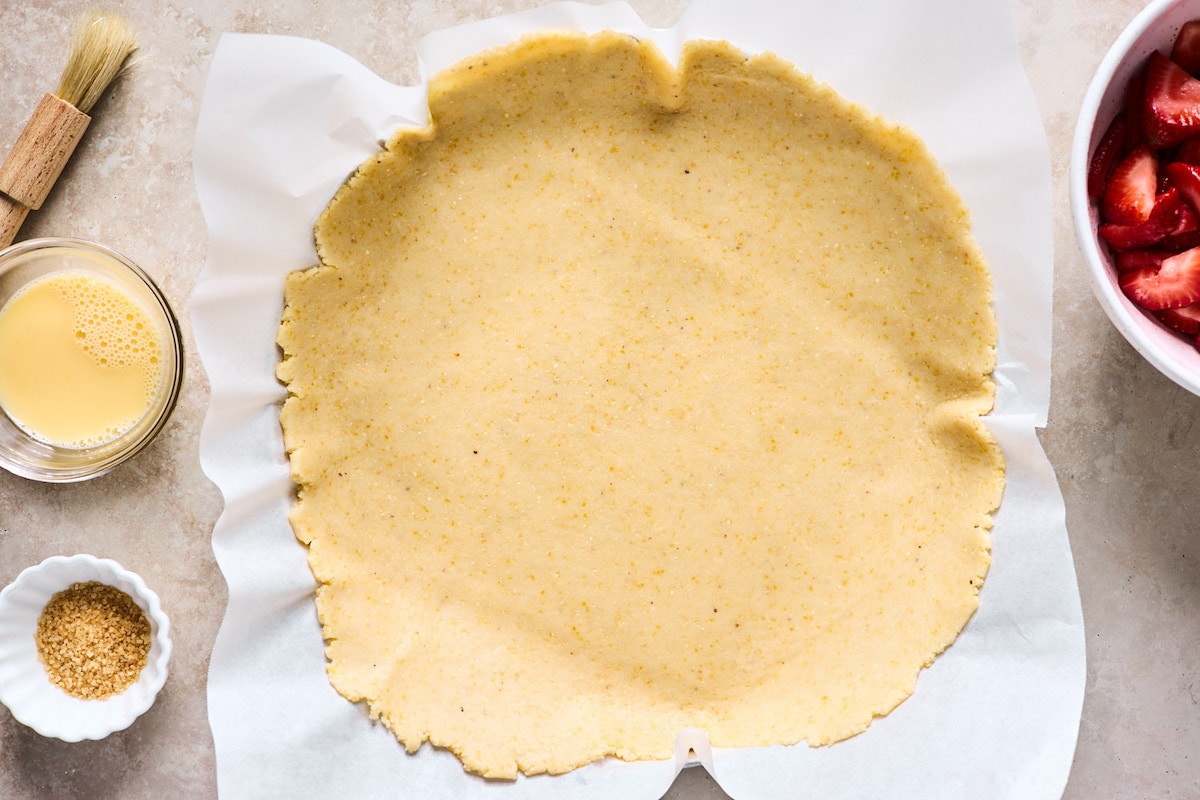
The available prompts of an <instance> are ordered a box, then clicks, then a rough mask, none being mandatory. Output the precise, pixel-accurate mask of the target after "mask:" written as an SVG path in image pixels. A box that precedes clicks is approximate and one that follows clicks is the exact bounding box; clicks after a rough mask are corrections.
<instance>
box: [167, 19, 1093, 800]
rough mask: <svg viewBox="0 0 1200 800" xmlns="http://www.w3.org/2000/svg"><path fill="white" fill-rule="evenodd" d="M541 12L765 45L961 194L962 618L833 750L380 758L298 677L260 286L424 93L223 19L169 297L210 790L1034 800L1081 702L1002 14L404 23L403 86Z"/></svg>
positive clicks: (1025, 96)
mask: <svg viewBox="0 0 1200 800" xmlns="http://www.w3.org/2000/svg"><path fill="white" fill-rule="evenodd" d="M542 28H560V29H562V28H574V29H583V30H588V31H595V30H600V29H603V28H612V29H617V30H623V31H627V32H629V33H633V34H635V35H638V36H642V37H649V38H652V39H653V40H654V41H655V42H657V43H658V44H659V46H660V47H661V48H662V49H663V51H664V52H665V53H666V54H667V55H668V56H669V57H671V58H674V57H676V55H677V54H678V52H679V45H680V42H682V41H684V40H685V39H688V38H718V39H726V40H728V41H731V42H733V43H734V44H736V45H738V46H739V47H741V48H742V49H744V50H746V51H748V52H759V51H762V50H771V51H774V52H775V53H777V54H779V55H781V56H782V57H784V58H785V59H788V60H789V61H791V62H792V63H794V64H796V65H797V67H798V68H800V69H802V70H804V71H807V72H811V73H812V74H813V75H815V76H816V77H817V78H818V79H819V80H822V81H825V82H827V83H829V84H830V85H832V86H833V87H834V88H835V89H837V90H838V91H839V92H841V93H842V94H843V95H845V96H846V97H848V98H849V99H851V100H853V101H855V102H857V103H860V104H862V105H864V106H866V107H867V108H869V109H870V110H872V111H875V112H877V113H880V114H883V115H884V116H885V117H887V118H889V119H891V120H894V121H898V122H902V123H905V124H907V125H908V126H910V127H911V128H913V129H914V130H915V131H916V132H917V133H918V134H919V135H920V136H922V137H923V138H924V139H925V141H926V142H927V143H928V145H929V146H930V148H931V150H932V151H933V153H934V155H935V156H937V157H938V159H939V160H940V161H941V163H942V164H943V166H944V167H945V168H946V170H947V172H948V173H949V175H950V178H951V180H952V182H953V183H954V185H955V186H956V187H957V188H958V189H959V191H960V192H961V193H962V194H963V196H964V198H965V199H966V201H967V203H968V205H969V206H970V208H971V212H972V217H973V220H974V223H975V231H976V236H977V239H978V241H979V243H980V245H981V247H982V248H983V250H984V252H985V254H986V256H987V258H988V260H989V262H990V263H991V266H992V269H993V273H994V277H995V282H996V290H997V298H996V309H997V314H998V317H999V321H1000V337H1001V338H1000V344H999V366H998V369H997V372H996V374H997V377H998V379H999V385H1000V390H999V393H998V399H997V408H996V411H995V413H994V414H993V415H992V416H991V417H990V418H989V424H990V425H991V427H992V428H993V429H994V430H995V432H996V435H997V437H998V438H999V440H1000V443H1001V445H1002V447H1003V448H1004V451H1005V455H1006V458H1007V461H1008V470H1009V472H1008V486H1007V489H1006V494H1005V497H1004V502H1003V505H1002V507H1001V509H1000V512H999V514H998V516H997V520H996V525H995V529H994V531H993V538H994V549H993V564H992V568H991V572H990V573H989V575H988V578H987V582H986V584H985V585H984V588H983V591H982V594H981V598H980V608H979V611H978V613H977V614H976V615H975V617H974V618H973V619H972V620H971V622H970V624H969V625H968V626H967V628H966V630H965V631H964V632H963V634H962V635H961V637H960V638H959V640H958V642H957V643H956V644H955V645H954V646H953V647H951V648H950V650H949V651H947V652H946V653H945V654H944V655H943V656H942V657H941V658H940V659H938V660H937V662H935V664H934V665H933V666H932V667H931V668H930V669H928V670H926V671H925V672H924V673H923V674H922V675H921V677H920V679H919V681H918V684H917V690H916V693H915V694H914V695H913V697H912V698H910V699H909V700H908V701H907V702H905V703H904V704H903V705H901V706H900V707H899V708H898V709H897V710H896V711H894V712H893V713H892V714H891V715H889V716H888V717H886V718H883V719H880V720H877V721H876V722H875V723H874V724H873V725H872V726H871V727H870V729H869V730H868V731H867V732H866V733H864V734H862V735H860V736H858V737H855V738H853V739H850V740H848V741H845V742H842V743H840V744H837V745H834V746H832V747H827V748H821V749H810V748H808V747H806V746H804V745H800V746H795V747H771V748H755V749H746V750H716V751H713V750H711V749H710V748H708V747H707V744H706V741H705V739H704V737H703V732H699V731H684V732H681V735H680V738H679V740H678V741H677V742H676V754H677V757H676V759H675V760H674V761H665V762H644V763H633V764H627V763H623V762H619V761H615V760H608V761H604V762H600V763H597V764H593V765H590V766H587V767H584V768H582V769H579V770H576V771H574V772H572V773H569V774H567V775H564V776H557V777H547V776H539V777H535V778H532V779H525V778H522V779H520V780H518V781H516V782H487V781H484V780H482V779H479V778H477V777H475V776H472V775H468V774H466V773H464V772H463V770H462V768H461V766H460V764H459V762H458V760H457V759H456V758H455V757H454V756H453V755H451V754H450V753H448V752H445V751H441V750H435V749H433V748H430V747H429V746H428V745H427V746H425V747H423V748H422V749H421V750H419V751H418V752H417V753H416V754H414V755H407V754H405V753H404V751H403V749H402V748H401V747H399V746H398V745H397V743H396V740H395V739H394V738H393V736H392V735H391V733H389V732H388V731H387V730H386V729H385V728H383V727H382V726H379V725H374V724H372V723H371V722H370V721H369V720H368V718H367V715H366V712H365V710H364V709H363V707H362V706H359V705H353V704H351V703H349V702H347V701H345V700H343V699H342V698H341V697H340V696H338V695H337V694H336V693H334V691H333V690H332V689H331V688H330V686H329V683H328V680H327V679H326V676H325V671H324V667H325V659H324V653H323V642H322V639H321V630H320V626H319V625H318V623H317V619H316V612H315V608H314V604H313V597H312V591H313V588H314V586H313V580H312V576H311V573H310V572H309V570H308V566H307V562H306V560H305V552H304V549H303V548H302V547H301V546H300V545H299V544H298V543H297V542H296V540H295V539H294V537H293V535H292V531H291V528H290V527H289V525H288V523H287V519H286V516H285V515H286V512H287V509H288V506H289V503H290V502H291V496H292V486H291V484H290V481H289V477H288V465H287V460H286V457H285V455H284V451H283V445H282V440H281V437H280V431H279V424H278V416H277V415H278V410H279V404H280V403H281V402H282V400H283V398H284V391H283V389H282V388H281V387H280V385H279V384H278V383H277V382H276V380H275V378H274V367H275V363H276V360H277V357H278V356H277V351H276V347H275V331H276V326H277V324H278V320H279V313H280V310H281V306H282V286H283V279H284V275H285V274H286V273H287V272H288V271H290V270H294V269H302V268H305V267H308V266H311V265H313V264H315V263H316V254H315V252H314V250H313V244H312V225H313V222H314V220H315V219H316V216H317V214H318V213H319V212H320V210H321V209H322V208H323V207H324V205H325V203H326V202H327V201H328V200H329V198H330V197H331V196H332V194H333V192H334V191H335V190H336V189H337V187H338V186H339V185H340V184H341V183H342V181H343V180H345V178H346V177H347V176H348V175H349V174H350V173H351V172H352V171H353V170H354V168H355V167H356V166H357V165H358V164H359V163H360V162H361V161H362V160H363V159H365V158H366V157H367V156H369V155H370V154H372V153H374V152H376V151H377V150H378V148H379V142H380V141H381V140H384V139H387V138H388V137H390V136H391V134H392V133H393V132H394V131H395V129H396V128H397V127H398V126H400V125H412V124H423V123H424V122H425V121H426V119H427V108H426V105H425V89H424V85H421V86H417V87H398V86H394V85H392V84H389V83H387V82H386V81H383V80H382V79H380V78H379V77H378V76H375V75H373V74H371V73H370V72H369V71H367V70H366V69H365V68H363V67H362V66H361V65H359V64H358V63H357V62H355V61H354V60H352V59H351V58H350V57H349V56H347V55H345V54H343V53H340V52H338V51H336V50H333V49H332V48H330V47H328V46H325V45H322V44H320V43H317V42H312V41H307V40H301V39H291V38H283V37H266V36H250V35H227V36H225V37H223V38H222V39H221V42H220V45H219V47H218V49H217V52H216V55H215V57H214V59H213V64H212V70H211V74H210V77H209V82H208V86H207V90H206V93H205V96H204V101H203V105H202V108H201V114H200V123H199V129H198V131H197V138H196V162H195V175H196V185H197V189H198V192H199V195H200V201H201V206H202V208H203V211H204V215H205V218H206V220H207V222H208V227H209V237H210V239H209V248H208V263H207V265H206V267H205V270H204V272H203V274H202V276H201V279H200V282H199V283H198V285H197V287H196V291H195V294H194V296H193V297H192V305H191V310H192V319H193V321H194V325H195V333H196V340H197V343H198V345H199V348H200V352H201V356H202V358H203V361H204V366H205V368H206V370H207V372H208V376H209V379H210V381H211V384H212V403H211V406H210V408H209V412H208V416H207V419H206V421H205V426H204V430H203V434H202V437H201V461H202V464H203V467H204V469H205V472H206V473H207V474H208V475H209V476H210V477H211V478H212V479H213V481H215V482H216V483H217V485H218V486H219V487H220V489H221V491H222V492H223V494H224V497H225V510H224V513H223V514H222V515H221V517H220V519H219V520H218V522H217V525H216V528H215V530H214V532H213V549H214V551H215V553H216V557H217V561H218V563H219V565H220V567H221V569H222V571H223V573H224V575H225V578H226V580H227V581H228V584H229V606H228V610H227V612H226V616H225V621H224V624H223V625H222V628H221V631H220V634H219V636H218V638H217V642H216V646H215V649H214V651H213V654H212V665H211V672H210V675H209V693H208V698H209V719H210V722H211V725H212V731H213V738H214V741H215V744H216V755H217V776H218V787H219V792H220V796H221V797H222V798H224V799H225V800H233V799H234V798H239V799H240V798H282V797H287V798H309V797H354V798H377V797H389V798H391V797H404V798H484V797H496V798H518V797H520V798H550V797H554V798H585V797H586V798H622V800H627V799H629V798H634V799H635V800H636V799H637V798H644V799H645V800H651V799H652V798H657V797H660V796H661V795H662V794H663V792H665V791H666V790H667V788H668V787H669V786H670V784H671V782H672V780H673V779H674V777H675V775H676V774H677V773H678V770H679V769H681V768H682V767H683V766H684V764H685V763H686V762H687V761H688V759H689V750H694V752H695V753H696V757H697V758H698V760H699V761H700V762H701V763H703V765H704V767H705V768H707V769H708V770H709V771H710V772H711V773H712V774H713V775H714V777H715V778H716V780H717V781H718V782H719V783H720V784H721V786H722V788H724V789H725V791H726V792H728V793H729V794H730V795H731V796H733V797H734V798H738V799H739V800H746V799H748V798H789V800H792V799H794V798H822V799H823V800H824V799H829V798H884V797H886V798H892V799H893V800H895V799H897V798H913V799H914V800H916V799H917V798H920V800H934V799H935V798H962V797H971V798H973V800H992V799H994V798H997V799H998V798H1011V799H1012V800H1039V799H1040V798H1057V797H1060V796H1061V794H1062V791H1063V787H1064V786H1065V783H1066V778H1067V774H1068V771H1069V768H1070V763H1071V758H1072V755H1073V753H1074V747H1075V739H1076V734H1077V731H1078V725H1079V715H1080V708H1081V704H1082V698H1083V686H1084V645H1083V623H1082V618H1081V612H1080V606H1079V595H1078V589H1077V586H1076V582H1075V573H1074V568H1073V565H1072V561H1071V554H1070V549H1069V545H1068V541H1067V534H1066V528H1065V524H1064V512H1063V505H1062V499H1061V497H1060V495H1059V490H1058V486H1057V484H1056V482H1055V478H1054V474H1053V472H1052V470H1051V468H1050V465H1049V463H1048V462H1047V461H1046V458H1045V456H1044V454H1043V453H1042V450H1041V447H1040V445H1039V443H1038V440H1037V437H1036V435H1035V428H1036V427H1038V426H1042V425H1045V423H1046V413H1047V408H1048V404H1049V386H1050V313H1051V308H1050V296H1051V271H1052V270H1051V265H1052V259H1051V232H1050V224H1051V212H1050V171H1049V158H1048V154H1047V151H1046V142H1045V137H1044V133H1043V131H1042V128H1041V122H1040V118H1039V116H1038V113H1037V108H1036V106H1035V104H1034V100H1033V96H1032V93H1031V91H1030V89H1029V86H1028V84H1027V82H1026V80H1025V76H1024V73H1023V71H1022V68H1021V65H1020V61H1019V59H1018V54H1017V50H1016V39H1015V34H1014V31H1013V26H1012V21H1011V19H1010V17H1009V9H1008V5H1007V3H1006V2H1004V0H986V1H985V0H975V1H974V2H970V3H964V2H961V0H909V1H908V2H903V3H901V2H896V0H859V2H854V3H822V2H815V1H814V2H808V1H807V0H805V1H802V2H795V3H775V2H769V0H741V1H740V2H736V3H733V2H724V3H723V2H719V1H718V0H698V1H697V2H695V3H694V4H692V5H691V6H690V7H689V8H688V9H687V11H686V13H685V14H684V15H683V18H682V20H681V21H680V23H679V24H678V25H677V26H675V27H674V28H672V29H670V30H651V29H649V28H647V27H646V26H645V25H644V24H642V22H641V21H640V20H639V19H638V17H637V15H636V14H635V13H634V12H633V11H632V10H631V9H630V8H629V7H628V6H625V5H623V4H612V5H605V6H584V5H573V4H560V5H554V6H548V7H545V8H541V9H537V10H534V11H532V12H525V13H523V14H519V15H516V16H512V17H505V18H499V19H495V20H487V21H484V22H479V23H473V24H470V25H467V26H464V27H461V28H455V29H451V30H448V31H443V32H440V33H436V34H433V35H431V36H428V37H426V38H425V39H424V40H422V42H421V44H420V46H419V50H418V52H419V56H420V61H421V67H422V77H423V80H424V78H425V77H426V76H428V75H430V74H433V73H434V72H436V71H437V70H438V69H440V68H442V67H444V66H447V65H449V64H451V63H453V62H454V61H455V60H457V59H458V58H460V57H462V56H465V55H468V54H470V53H472V52H475V51H477V50H480V49H483V48H486V47H490V46H495V45H499V44H503V43H505V42H507V41H509V40H511V39H512V38H514V37H516V36H518V35H520V34H521V33H525V32H530V31H533V30H537V29H542Z"/></svg>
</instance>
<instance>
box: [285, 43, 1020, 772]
mask: <svg viewBox="0 0 1200 800" xmlns="http://www.w3.org/2000/svg"><path fill="white" fill-rule="evenodd" d="M430 109H431V113H432V120H433V121H432V123H431V125H430V126H429V127H427V128H425V129H421V130H404V131H401V132H399V133H398V134H397V136H396V137H395V139H394V140H393V141H392V142H391V143H390V144H389V145H388V147H387V149H386V152H383V153H382V154H380V155H379V156H378V157H377V158H375V159H373V160H372V161H370V162H368V163H366V164H364V165H363V167H362V168H361V169H360V170H359V172H358V173H357V174H355V175H354V176H353V177H352V178H351V179H350V180H349V181H348V183H347V185H346V186H344V187H343V188H342V189H341V190H340V191H339V192H338V194H337V196H336V197H335V198H334V200H333V201H332V202H331V203H330V205H329V207H328V208H327V209H326V211H325V212H324V214H323V215H322V216H321V218H320V220H319V221H318V223H317V226H316V237H317V244H318V249H319V253H320V257H321V265H320V266H318V267H315V268H313V269H311V270H308V271H304V272H300V273H295V274H293V275H292V276H290V278H289V280H288V283H287V290H286V309H285V311H284V315H283V321H282V325H281V328H280V335H279V341H280V344H281V346H282V348H283V352H284V360H283V361H282V362H281V364H280V365H279V376H280V378H281V379H282V380H283V381H284V382H286V383H287V385H288V388H289V390H290V397H289V399H288V400H287V402H286V404H285V406H284V409H283V413H282V423H283V427H284V431H285V436H286V444H287V448H288V451H289V453H290V456H291V461H292V469H293V474H294V478H295V480H296V482H297V483H298V484H299V499H298V502H297V503H296V505H295V507H294V509H293V511H292V514H291V521H292V524H293V526H294V529H295V531H296V534H297V536H298V537H299V539H300V540H301V541H303V542H304V543H305V544H307V545H308V548H309V562H310V564H311V567H312V570H313V574H314V575H315V576H316V578H317V579H318V580H319V582H320V588H319V590H318V593H317V604H318V610H319V613H320V618H321V622H322V624H323V626H324V633H325V638H326V640H327V654H328V658H329V665H328V669H329V676H330V680H331V681H332V683H333V685H334V687H336V689H337V690H338V691H339V692H340V693H341V694H343V695H344V696H345V697H347V698H349V699H351V700H355V701H357V700H365V701H366V703H367V705H368V707H369V710H370V713H371V715H372V716H373V717H376V718H379V719H382V720H383V722H384V723H386V724H387V725H388V727H389V728H390V729H391V730H392V731H393V732H394V733H395V735H396V736H397V737H398V738H399V740H400V741H401V742H402V743H403V744H404V745H405V746H406V747H407V748H408V749H409V750H415V749H416V748H417V747H418V746H420V745H421V744H422V742H424V741H430V742H432V743H434V744H436V745H440V746H444V747H448V748H450V749H452V750H453V751H454V752H455V753H457V754H458V755H459V757H460V758H461V759H462V761H463V763H464V764H465V766H466V767H467V768H468V769H470V770H472V771H476V772H479V773H481V774H483V775H486V776H493V777H513V776H515V775H516V773H517V771H518V770H522V771H524V772H526V773H537V772H543V771H546V772H562V771H566V770H570V769H572V768H574V767H576V766H579V765H581V764H584V763H587V762H589V761H591V760H594V759H598V758H601V757H603V756H605V755H616V756H618V757H620V758H623V759H660V758H667V757H669V756H670V755H671V753H672V744H673V740H674V737H675V735H676V733H677V732H678V731H680V730H681V729H682V728H685V727H694V728H701V729H703V730H705V731H707V733H708V735H709V737H710V740H711V742H712V744H713V745H715V746H719V747H742V746H758V745H768V744H779V743H796V742H800V741H802V740H806V741H807V742H808V743H809V744H812V745H821V744H827V743H831V742H835V741H837V740H840V739H843V738H845V737H848V736H852V735H854V734H856V733H858V732H860V731H862V730H864V729H865V728H866V727H867V726H868V725H869V724H870V722H871V720H872V718H873V717H875V716H877V715H881V714H886V713H888V712H889V711H890V710H892V709H893V708H894V707H895V706H896V705H897V704H898V703H900V702H901V701H903V700H904V699H905V698H906V697H907V696H908V695H909V694H910V693H911V692H912V691H913V688H914V684H915V681H916V678H917V675H918V673H919V671H920V669H921V668H922V667H923V666H925V665H928V664H929V663H930V662H931V661H932V660H933V659H934V657H935V656H936V655H937V654H938V653H939V652H941V651H942V650H943V649H944V648H945V647H947V646H948V645H950V644H951V642H953V641H954V639H955V637H956V636H957V634H958V632H959V631H960V629H961V628H962V627H963V625H964V624H966V622H967V620H968V619H969V618H970V616H971V614H972V613H973V611H974V609H975V608H976V605H977V597H976V595H977V592H978V590H979V587H980V585H981V583H982V581H983V578H984V575H985V573H986V571H987V567H988V559H989V537H988V530H989V528H990V526H991V513H992V512H993V511H994V509H995V508H996V507H997V506H998V504H999V501H1000V496H1001V491H1002V487H1003V462H1002V457H1001V454H1000V452H999V449H998V448H997V446H996V444H995V442H994V441H993V439H992V437H991V436H990V434H989V432H988V431H987V430H986V428H985V427H984V426H983V425H982V423H981V421H980V419H979V417H980V415H982V414H985V413H987V412H988V411H989V410H990V408H991V404H992V399H993V391H994V387H993V383H992V380H991V377H990V373H991V370H992V368H993V363H994V358H995V355H994V345H995V338H996V327H995V321H994V317H993V312H992V308H991V305H990V302H991V282H990V276H989V273H988V271H987V268H986V265H985V264H984V263H983V261H982V259H981V257H980V254H979V253H978V251H977V249H976V247H975V245H974V244H973V241H972V239H971V235H970V224H969V220H968V215H967V212H966V210H965V208H964V206H963V204H962V202H961V200H960V199H959V197H958V196H957V194H956V193H955V192H954V191H953V189H952V188H951V187H950V186H949V185H948V183H947V181H946V179H945V177H944V175H943V174H942V172H941V170H940V169H939V167H938V166H937V164H936V163H935V162H934V161H933V159H932V158H931V156H930V155H929V154H928V152H927V151H926V149H925V148H924V146H923V144H922V142H921V141H920V140H919V139H918V138H917V137H916V136H914V135H913V134H912V133H911V132H909V131H907V130H905V129H903V128H900V127H897V126H894V125H891V124H888V123H886V122H884V121H882V120H880V119H878V118H876V117H873V116H871V115H869V114H867V113H866V112H865V111H863V110H862V109H860V108H858V107H855V106H852V105H850V104H849V103H847V102H846V101H844V100H843V99H841V98H840V97H839V96H838V95H836V94H835V93H834V92H833V91H832V90H830V89H829V88H827V87H824V86H822V85H819V84H817V83H815V82H814V81H812V80H811V79H810V78H809V77H807V76H804V75H802V74H799V73H798V72H796V71H795V70H794V69H793V68H792V67H790V66H789V65H787V64H785V63H783V62H781V61H780V60H778V59H776V58H774V57H772V56H769V55H764V56H757V57H753V58H749V59H747V58H745V57H744V56H743V55H742V54H741V53H740V52H738V51H736V50H734V49H733V48H732V47H730V46H729V45H727V44H724V43H713V42H693V43H690V44H689V45H687V47H686V48H685V50H684V52H683V55H682V60H681V66H680V68H679V69H678V70H676V69H675V68H674V67H672V66H671V65H670V64H669V63H667V62H666V61H665V60H664V59H663V58H662V56H661V55H660V54H659V53H658V51H657V50H655V49H654V48H653V46H651V45H650V44H648V43H644V42H639V41H636V40H634V39H632V38H630V37H627V36H623V35H618V34H613V33H605V34H599V35H595V36H592V37H585V36H583V35H569V34H548V35H543V36H538V37H533V38H530V39H525V40H522V41H520V42H518V43H516V44H514V45H512V46H510V47H508V48H504V49H501V50H497V51H489V52H486V53H483V54H481V55H479V56H477V57H474V58H472V59H469V60H468V61H466V62H463V63H462V64H459V65H457V66H456V67H454V68H452V69H450V70H448V71H446V72H444V73H442V74H440V75H438V76H435V78H434V79H433V80H432V82H431V85H430Z"/></svg>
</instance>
